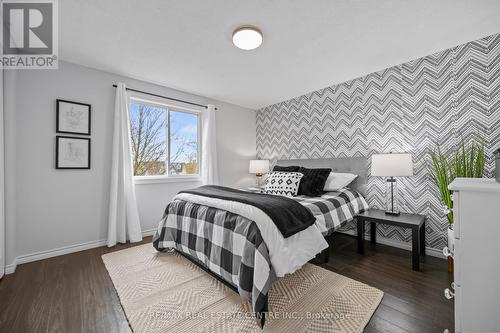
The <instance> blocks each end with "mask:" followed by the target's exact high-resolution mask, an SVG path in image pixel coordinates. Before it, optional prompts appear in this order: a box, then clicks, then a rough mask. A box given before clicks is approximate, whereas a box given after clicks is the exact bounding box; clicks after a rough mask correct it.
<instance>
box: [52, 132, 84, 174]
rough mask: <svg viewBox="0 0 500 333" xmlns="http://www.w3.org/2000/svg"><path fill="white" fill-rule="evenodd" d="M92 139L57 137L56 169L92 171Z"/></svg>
mask: <svg viewBox="0 0 500 333" xmlns="http://www.w3.org/2000/svg"><path fill="white" fill-rule="evenodd" d="M90 146H91V145H90V138H79V137H74V136H62V135H57V136H56V161H55V162H56V169H90V152H91V151H90Z"/></svg>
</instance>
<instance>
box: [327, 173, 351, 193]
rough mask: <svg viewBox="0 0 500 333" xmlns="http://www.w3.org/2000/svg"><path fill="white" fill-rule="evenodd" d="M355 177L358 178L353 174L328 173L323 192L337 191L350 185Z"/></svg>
mask: <svg viewBox="0 0 500 333" xmlns="http://www.w3.org/2000/svg"><path fill="white" fill-rule="evenodd" d="M356 177H358V175H355V174H353V173H339V172H330V174H329V175H328V178H327V179H326V182H325V187H324V188H323V191H325V192H327V191H338V190H340V189H342V188H344V187H346V186H347V185H349V184H350V183H352V182H353V181H354V179H356Z"/></svg>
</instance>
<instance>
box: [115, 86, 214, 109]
mask: <svg viewBox="0 0 500 333" xmlns="http://www.w3.org/2000/svg"><path fill="white" fill-rule="evenodd" d="M113 87H115V88H116V87H118V86H117V85H116V84H113ZM125 89H126V90H129V91H133V92H136V93H140V94H145V95H149V96H154V97H160V98H165V99H169V100H171V101H176V102H181V103H185V104H190V105H196V106H201V107H202V108H208V105H203V104H198V103H194V102H189V101H185V100H183V99H178V98H172V97H167V96H163V95H158V94H153V93H150V92H147V91H142V90H137V89H132V88H125ZM215 110H217V108H215Z"/></svg>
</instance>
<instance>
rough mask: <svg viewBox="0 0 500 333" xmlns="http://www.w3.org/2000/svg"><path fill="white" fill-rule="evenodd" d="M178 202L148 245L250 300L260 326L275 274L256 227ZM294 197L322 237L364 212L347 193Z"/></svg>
mask: <svg viewBox="0 0 500 333" xmlns="http://www.w3.org/2000/svg"><path fill="white" fill-rule="evenodd" d="M179 198H180V197H179V196H178V197H176V198H174V200H173V201H172V202H170V203H169V204H168V206H167V208H166V210H165V213H164V215H163V218H162V220H161V221H160V224H159V226H158V230H157V231H156V233H155V235H154V236H153V245H154V247H155V248H156V249H157V250H159V251H163V250H167V249H175V250H177V251H179V252H181V253H182V254H185V255H187V256H188V257H190V258H191V259H192V260H194V261H195V262H197V263H198V264H200V265H201V266H203V267H204V268H206V269H208V270H210V271H211V272H212V273H214V274H215V275H217V276H218V277H220V278H221V279H223V280H224V281H226V282H227V283H229V284H230V285H231V286H233V288H235V289H237V290H238V292H239V294H240V296H241V297H242V298H243V299H244V300H249V301H251V302H252V308H253V310H254V312H255V314H256V316H257V317H258V318H261V323H262V324H263V323H264V321H263V319H262V318H263V317H261V316H260V315H261V314H262V313H264V312H266V311H267V294H268V291H269V289H270V288H271V285H272V284H273V282H274V281H276V279H277V275H276V273H275V271H274V269H273V266H272V264H271V260H270V256H269V251H268V246H267V245H266V243H265V242H264V240H263V237H262V235H261V231H260V230H259V228H258V226H257V224H256V223H255V222H254V221H252V220H250V219H249V218H246V217H243V216H241V215H238V214H236V213H233V212H230V211H227V210H223V209H219V208H215V207H210V206H209V205H202V204H198V203H196V202H191V201H186V200H182V199H179ZM294 199H296V200H297V201H299V202H300V203H301V204H302V205H304V206H305V207H306V208H308V209H309V210H310V211H311V212H312V213H313V215H314V216H315V217H316V225H317V227H318V229H319V232H321V233H322V234H323V235H326V234H330V233H331V232H333V230H334V229H336V228H338V227H340V226H341V225H343V224H344V223H345V222H346V221H348V220H352V219H353V217H354V215H355V214H356V213H358V212H360V211H363V210H365V209H367V208H368V205H367V203H366V201H365V199H364V198H363V197H362V196H361V195H359V194H358V193H357V192H355V191H351V190H349V189H344V190H341V191H339V192H328V193H325V194H324V195H323V196H322V197H316V198H311V197H296V198H294Z"/></svg>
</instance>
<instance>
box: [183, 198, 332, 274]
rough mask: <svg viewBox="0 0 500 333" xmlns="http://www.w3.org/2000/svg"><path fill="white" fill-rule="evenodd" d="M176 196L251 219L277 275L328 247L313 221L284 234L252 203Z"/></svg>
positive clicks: (296, 266)
mask: <svg viewBox="0 0 500 333" xmlns="http://www.w3.org/2000/svg"><path fill="white" fill-rule="evenodd" d="M175 199H179V200H184V201H188V202H192V203H196V204H199V205H204V206H209V207H214V208H218V209H222V210H227V211H228V212H231V213H234V214H238V215H241V216H243V217H245V218H247V219H249V220H251V221H254V222H255V224H256V225H257V227H258V228H259V230H260V233H261V235H262V238H263V239H264V242H265V243H266V246H267V249H268V251H269V257H270V260H271V264H272V265H273V268H274V271H275V272H276V275H277V276H278V277H282V276H284V275H285V274H288V273H293V272H295V271H296V270H298V269H299V268H301V267H302V266H303V265H304V264H305V263H307V262H308V261H309V260H311V259H312V258H314V257H315V256H316V255H317V254H318V253H320V252H321V251H323V250H324V249H326V248H327V247H328V243H327V242H326V240H325V238H324V237H323V236H322V235H321V232H320V231H319V230H318V227H316V224H313V225H311V226H310V227H309V228H307V229H305V230H303V231H300V232H298V233H296V234H294V235H292V236H290V237H288V238H284V237H283V235H282V234H281V232H280V231H279V230H278V228H277V227H276V225H275V224H274V222H273V221H272V220H271V218H270V217H269V216H268V215H267V214H266V213H264V212H263V211H262V210H260V209H258V208H256V207H254V206H251V205H247V204H244V203H240V202H236V201H229V200H222V199H216V198H209V197H204V196H199V195H194V194H189V193H180V194H178V195H176V196H175V198H174V200H175Z"/></svg>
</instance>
